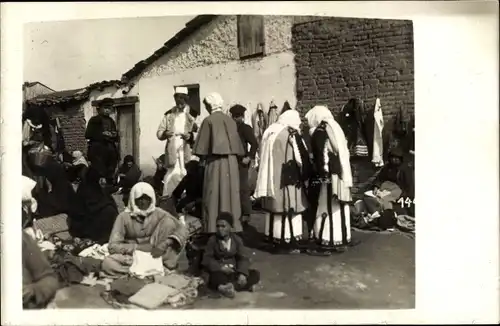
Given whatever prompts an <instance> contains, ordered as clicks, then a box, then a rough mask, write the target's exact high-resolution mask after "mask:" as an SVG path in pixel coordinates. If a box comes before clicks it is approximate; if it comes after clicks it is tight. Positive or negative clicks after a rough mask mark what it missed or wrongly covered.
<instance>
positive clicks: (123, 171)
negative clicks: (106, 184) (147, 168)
mask: <svg viewBox="0 0 500 326" xmlns="http://www.w3.org/2000/svg"><path fill="white" fill-rule="evenodd" d="M141 176H142V172H141V169H139V167H138V166H137V164H135V160H134V157H133V156H132V155H127V156H125V158H124V159H123V164H122V165H121V166H120V167H119V168H118V176H117V179H118V180H117V185H118V187H120V188H121V194H122V196H123V204H124V205H125V206H127V205H128V198H129V196H130V189H132V187H133V186H134V185H135V184H136V183H137V182H139V180H140V179H141Z"/></svg>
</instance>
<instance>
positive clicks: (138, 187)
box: [125, 182, 156, 217]
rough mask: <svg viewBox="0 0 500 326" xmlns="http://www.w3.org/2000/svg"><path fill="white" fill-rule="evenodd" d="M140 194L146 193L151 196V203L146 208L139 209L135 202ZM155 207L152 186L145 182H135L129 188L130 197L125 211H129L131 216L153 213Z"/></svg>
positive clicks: (154, 195) (144, 215)
mask: <svg viewBox="0 0 500 326" xmlns="http://www.w3.org/2000/svg"><path fill="white" fill-rule="evenodd" d="M142 195H146V196H148V197H149V198H151V205H149V207H148V209H146V210H141V209H139V207H137V205H136V204H135V201H136V200H137V198H140V197H141V196H142ZM155 209H156V194H155V191H154V189H153V187H152V186H151V185H150V184H149V183H146V182H139V183H136V184H135V185H134V186H133V187H132V189H131V190H130V198H129V201H128V206H127V208H126V209H125V211H126V212H129V213H130V215H132V216H143V217H146V216H148V215H149V214H151V213H153V212H154V211H155Z"/></svg>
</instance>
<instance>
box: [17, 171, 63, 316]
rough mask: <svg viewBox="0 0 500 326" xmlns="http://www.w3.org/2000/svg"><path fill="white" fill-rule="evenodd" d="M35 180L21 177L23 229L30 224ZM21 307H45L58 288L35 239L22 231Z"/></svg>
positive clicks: (33, 207)
mask: <svg viewBox="0 0 500 326" xmlns="http://www.w3.org/2000/svg"><path fill="white" fill-rule="evenodd" d="M35 185H36V182H35V181H33V180H31V179H29V178H27V177H23V196H22V218H23V221H22V222H23V223H22V225H23V229H24V228H25V227H26V226H28V225H30V223H31V221H32V213H33V212H35V211H36V208H37V202H36V200H35V199H34V198H33V197H32V195H31V192H32V190H33V188H34V187H35ZM22 240H23V244H22V265H23V308H24V309H41V308H45V307H46V306H47V305H48V304H49V302H50V301H51V300H52V299H53V298H54V296H55V294H56V291H57V290H58V288H59V282H58V280H57V276H56V274H55V272H54V270H53V269H52V267H51V266H50V263H49V261H48V260H47V258H46V257H45V255H44V254H43V253H42V251H41V250H40V248H39V247H38V244H37V243H36V241H35V240H34V239H33V238H32V237H31V236H30V235H28V233H26V232H24V231H22Z"/></svg>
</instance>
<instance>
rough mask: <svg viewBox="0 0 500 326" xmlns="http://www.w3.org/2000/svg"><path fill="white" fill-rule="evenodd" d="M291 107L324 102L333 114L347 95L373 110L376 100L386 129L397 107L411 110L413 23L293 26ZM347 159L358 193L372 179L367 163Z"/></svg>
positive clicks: (338, 21) (347, 21)
mask: <svg viewBox="0 0 500 326" xmlns="http://www.w3.org/2000/svg"><path fill="white" fill-rule="evenodd" d="M292 50H293V52H294V54H295V65H296V77H297V83H296V94H297V109H298V110H299V111H300V112H301V113H302V114H305V112H307V110H309V109H311V108H312V107H313V106H314V105H317V104H325V105H327V106H328V107H329V108H330V109H331V110H332V111H333V113H334V114H338V113H339V111H340V110H341V108H342V106H343V105H344V104H345V103H346V102H347V101H348V100H349V99H350V98H353V97H360V98H362V99H363V100H364V101H365V103H366V105H367V107H368V109H373V106H374V104H375V99H376V98H377V97H378V98H380V101H381V104H382V109H383V112H384V120H385V125H386V129H387V131H388V130H390V129H391V128H392V123H393V121H394V118H395V116H396V114H397V112H398V111H399V110H400V108H404V109H405V110H407V112H408V113H409V114H410V115H412V114H413V112H414V53H413V24H412V22H411V21H405V20H383V19H359V18H328V19H320V20H316V21H309V22H305V23H298V24H295V25H294V26H293V28H292ZM366 161H367V160H365V161H360V160H353V161H352V165H353V169H352V170H353V177H354V182H355V186H354V189H353V194H354V195H355V197H357V195H359V194H360V193H361V192H362V191H364V190H365V189H366V187H367V186H368V185H369V184H370V183H371V182H372V181H373V178H374V175H375V174H376V173H377V170H376V169H375V168H374V167H373V165H371V163H369V162H366Z"/></svg>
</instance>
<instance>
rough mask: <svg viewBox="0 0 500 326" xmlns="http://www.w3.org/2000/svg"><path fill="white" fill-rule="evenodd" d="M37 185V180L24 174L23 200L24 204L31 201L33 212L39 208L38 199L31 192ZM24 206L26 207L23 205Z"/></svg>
mask: <svg viewBox="0 0 500 326" xmlns="http://www.w3.org/2000/svg"><path fill="white" fill-rule="evenodd" d="M35 186H36V182H35V181H34V180H32V179H30V178H28V177H25V176H24V175H23V180H22V191H23V192H22V202H23V204H24V203H26V204H27V203H28V202H30V203H31V204H30V208H31V212H33V213H34V212H36V210H37V208H38V203H37V201H36V199H35V198H33V195H32V194H31V192H32V191H33V189H34V188H35ZM23 208H24V207H23Z"/></svg>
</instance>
